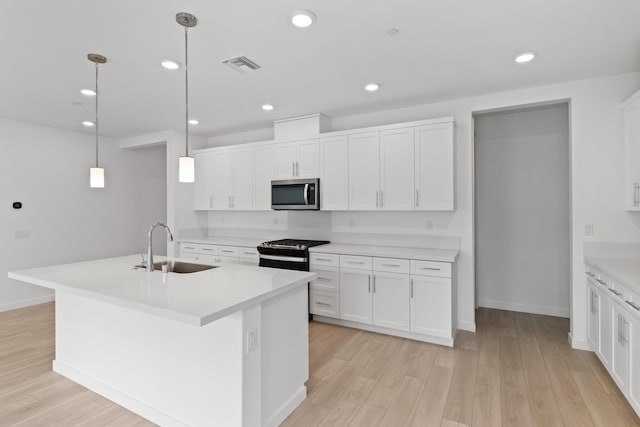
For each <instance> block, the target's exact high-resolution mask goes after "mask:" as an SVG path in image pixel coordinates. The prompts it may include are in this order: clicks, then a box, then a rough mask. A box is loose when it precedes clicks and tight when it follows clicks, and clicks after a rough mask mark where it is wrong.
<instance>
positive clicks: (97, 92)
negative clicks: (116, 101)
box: [95, 62, 100, 168]
mask: <svg viewBox="0 0 640 427" xmlns="http://www.w3.org/2000/svg"><path fill="white" fill-rule="evenodd" d="M99 93H100V92H99V91H98V63H97V62H96V123H95V125H96V168H97V167H98V94H99Z"/></svg>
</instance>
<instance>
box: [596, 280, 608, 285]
mask: <svg viewBox="0 0 640 427" xmlns="http://www.w3.org/2000/svg"><path fill="white" fill-rule="evenodd" d="M596 282H598V283H600V284H601V285H602V286H607V282H605V281H604V280H600V279H596Z"/></svg>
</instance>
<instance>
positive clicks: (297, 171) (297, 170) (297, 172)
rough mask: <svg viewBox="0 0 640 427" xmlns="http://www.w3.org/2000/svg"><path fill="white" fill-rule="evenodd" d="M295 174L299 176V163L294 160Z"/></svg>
mask: <svg viewBox="0 0 640 427" xmlns="http://www.w3.org/2000/svg"><path fill="white" fill-rule="evenodd" d="M296 176H300V165H299V164H298V162H296Z"/></svg>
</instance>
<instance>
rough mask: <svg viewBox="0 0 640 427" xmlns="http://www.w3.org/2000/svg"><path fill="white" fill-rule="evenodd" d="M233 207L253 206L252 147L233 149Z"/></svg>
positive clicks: (248, 207)
mask: <svg viewBox="0 0 640 427" xmlns="http://www.w3.org/2000/svg"><path fill="white" fill-rule="evenodd" d="M231 208H232V209H237V210H243V211H248V210H251V209H252V208H253V159H252V152H251V149H250V148H244V149H236V150H233V194H232V195H231Z"/></svg>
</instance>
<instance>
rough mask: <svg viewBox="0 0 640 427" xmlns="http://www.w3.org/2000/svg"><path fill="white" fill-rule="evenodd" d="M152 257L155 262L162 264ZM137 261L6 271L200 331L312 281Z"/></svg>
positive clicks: (277, 272) (267, 272) (295, 274)
mask: <svg viewBox="0 0 640 427" xmlns="http://www.w3.org/2000/svg"><path fill="white" fill-rule="evenodd" d="M155 258H156V260H155V261H156V262H158V261H162V260H164V259H166V258H164V257H155ZM139 262H140V256H139V255H132V256H126V257H118V258H107V259H100V260H95V261H86V262H79V263H73V264H63V265H56V266H51V267H41V268H32V269H29V270H21V271H14V272H9V278H11V279H15V280H20V281H23V282H27V283H31V284H34V285H38V286H43V287H46V288H50V289H55V290H61V291H68V292H72V293H75V294H78V295H82V296H86V297H90V298H95V299H97V300H102V301H105V302H109V303H112V304H116V305H120V306H124V307H128V308H132V309H134V310H139V311H143V312H148V313H152V314H155V315H158V316H162V317H166V318H170V319H174V320H178V321H182V322H186V323H190V324H193V325H196V326H203V325H206V324H208V323H211V322H213V321H215V320H217V319H220V318H222V317H225V316H227V315H229V314H231V313H234V312H236V311H238V310H242V309H244V308H247V307H251V306H253V305H256V304H258V303H260V302H262V301H266V300H268V299H271V298H273V297H275V296H276V295H279V294H282V293H285V292H287V291H289V290H291V289H293V288H295V287H296V286H300V285H303V284H304V285H305V286H306V283H307V282H309V281H310V280H313V279H314V278H315V276H316V274H315V273H309V272H304V271H293V270H281V269H274V268H262V267H253V266H244V265H229V266H227V265H224V266H222V267H217V268H213V269H211V270H205V271H200V272H197V273H190V274H177V273H162V272H161V271H154V272H151V273H147V271H146V270H144V269H135V268H133V266H134V265H137V264H139ZM185 262H193V261H192V260H185Z"/></svg>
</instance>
